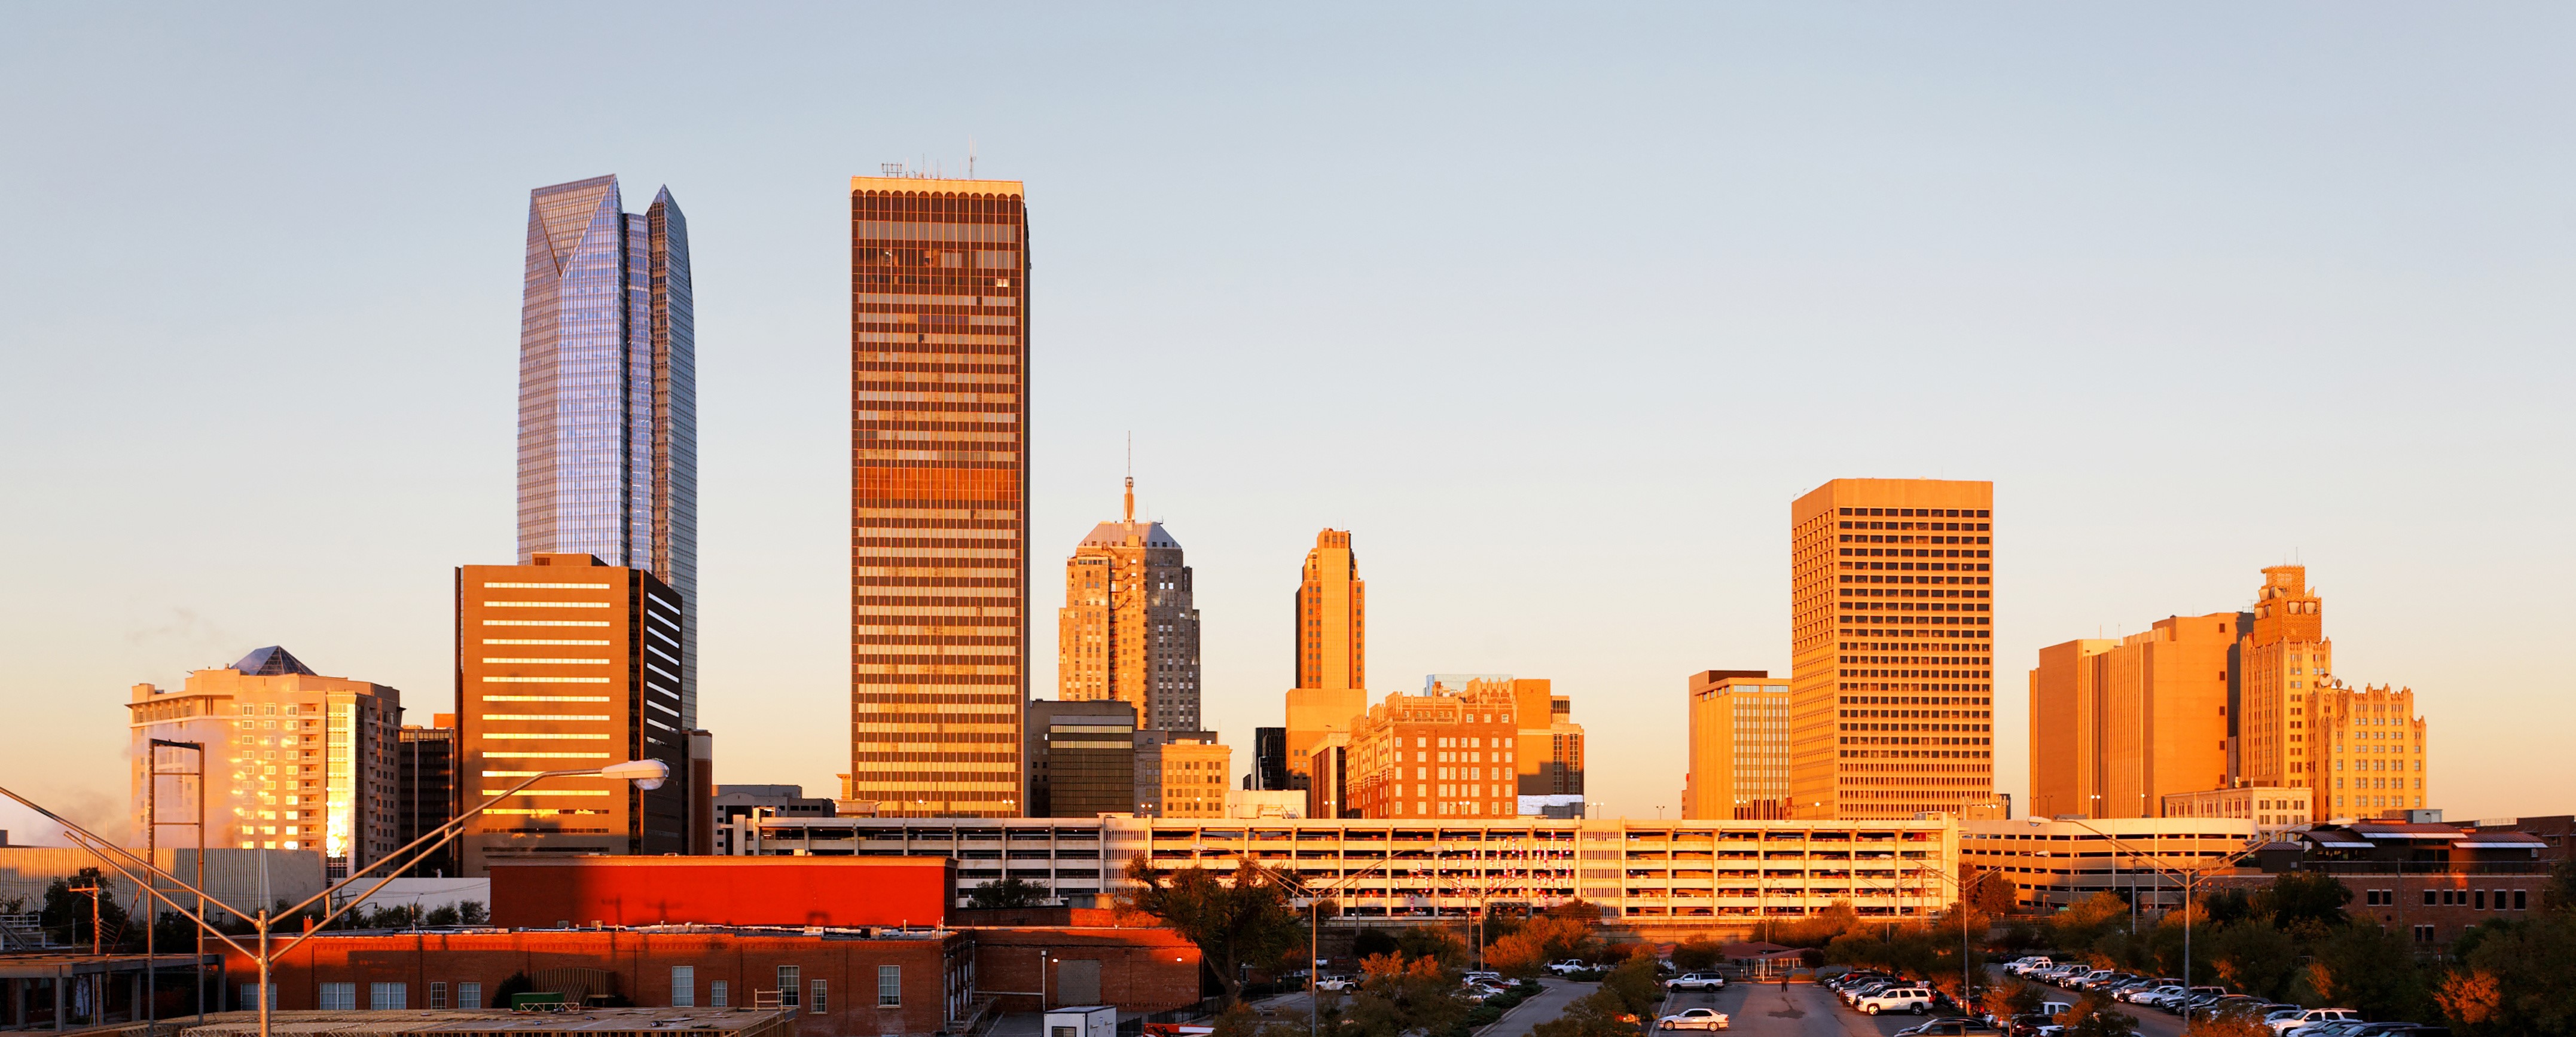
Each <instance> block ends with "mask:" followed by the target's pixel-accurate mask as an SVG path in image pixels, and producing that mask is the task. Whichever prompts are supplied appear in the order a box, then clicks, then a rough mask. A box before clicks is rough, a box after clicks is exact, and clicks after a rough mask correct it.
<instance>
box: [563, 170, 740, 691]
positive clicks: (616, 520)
mask: <svg viewBox="0 0 2576 1037" xmlns="http://www.w3.org/2000/svg"><path fill="white" fill-rule="evenodd" d="M527 258H528V263H527V278H526V283H525V285H524V289H523V293H522V298H521V303H520V311H519V564H521V565H527V564H530V563H531V562H533V561H535V559H536V556H538V555H541V554H585V555H591V556H593V557H596V558H598V559H600V560H601V561H604V562H606V563H608V564H610V565H615V566H627V567H631V568H636V569H644V570H648V571H650V572H651V573H652V574H653V575H654V577H655V578H656V579H659V580H661V581H662V582H663V583H664V584H667V585H669V586H670V587H671V589H673V590H676V591H678V592H680V597H681V598H682V599H684V600H687V601H689V602H691V603H695V602H696V601H697V600H698V417H697V412H698V405H697V324H696V315H695V314H696V311H695V308H694V302H693V300H694V296H693V294H692V292H691V290H690V281H689V225H688V221H687V220H686V219H684V218H683V217H682V216H681V215H680V206H679V203H678V202H676V201H673V200H672V198H671V189H670V188H667V187H665V188H663V189H662V190H661V191H660V192H658V193H656V194H655V195H654V196H653V204H652V205H651V206H650V207H648V208H646V209H645V210H644V212H642V213H640V214H639V213H629V212H626V211H624V206H623V203H622V202H621V201H620V200H619V198H618V193H617V178H616V177H613V176H600V177H592V178H590V179H588V180H576V181H573V182H571V183H568V184H556V185H554V186H551V187H540V188H537V189H536V190H535V191H532V192H529V196H528V257H527ZM686 619H687V626H686V627H685V628H683V629H682V630H681V631H680V646H681V651H680V652H679V653H678V654H679V656H680V657H681V658H682V659H683V660H686V663H685V665H683V666H682V667H681V670H680V674H679V681H680V688H679V691H680V726H681V727H683V728H691V727H696V726H697V724H698V669H697V667H698V662H697V660H698V620H697V614H696V610H695V609H692V610H691V611H690V613H689V615H688V616H687V617H686Z"/></svg>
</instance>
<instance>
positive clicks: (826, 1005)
mask: <svg viewBox="0 0 2576 1037" xmlns="http://www.w3.org/2000/svg"><path fill="white" fill-rule="evenodd" d="M697 973H698V970H697V967H696V966H694V965H673V966H671V1007H673V1008H695V1007H697V1004H698V980H697ZM802 973H803V969H802V967H800V966H796V965H781V966H778V1004H779V1006H780V1007H782V1008H800V1007H801V1008H805V1009H808V1010H809V1011H810V1012H812V1013H813V1014H818V1015H819V1014H822V1013H825V1012H829V1011H830V1010H831V988H830V986H829V983H828V981H826V980H820V979H818V980H814V981H812V982H810V983H802V984H800V980H802V978H803V975H802ZM800 986H801V989H800ZM447 992H448V986H447V984H446V983H445V982H433V983H431V984H430V985H429V1007H431V1008H446V1007H448V999H447ZM268 994H269V1005H270V1006H271V1007H272V1008H273V1007H275V1006H276V1004H277V988H276V986H275V985H274V984H271V985H270V987H269V992H268ZM258 996H259V987H258V984H255V983H245V984H242V1000H243V1001H244V1002H245V1003H248V1002H251V1001H252V1000H253V999H255V998H257V997H258ZM732 996H733V995H732V990H731V988H730V986H729V984H727V982H726V981H724V980H721V979H717V980H709V981H708V982H707V1006H708V1007H710V1008H730V1007H732V1006H733V1005H732ZM319 997H320V1000H319V1001H318V1002H317V1003H316V1005H315V1007H317V1008H320V1009H321V1010H323V1011H326V1012H334V1011H337V1012H353V1011H356V1010H357V1009H358V985H357V984H356V983H324V984H321V989H320V991H319ZM410 1000H411V984H408V983H370V984H368V985H367V1009H368V1010H369V1011H375V1012H399V1011H405V1010H407V1009H409V1008H410V1007H411V1005H410ZM902 1006H903V966H901V965H879V966H877V1007H879V1008H900V1007H902ZM455 1007H458V1008H481V1007H484V1005H483V984H481V983H459V984H457V985H456V1003H455ZM493 1007H503V1006H493Z"/></svg>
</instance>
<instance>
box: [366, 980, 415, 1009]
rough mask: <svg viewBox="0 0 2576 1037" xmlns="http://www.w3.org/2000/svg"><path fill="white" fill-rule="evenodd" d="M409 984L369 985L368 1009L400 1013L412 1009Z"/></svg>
mask: <svg viewBox="0 0 2576 1037" xmlns="http://www.w3.org/2000/svg"><path fill="white" fill-rule="evenodd" d="M410 1000H411V984H409V983H370V984H368V985H367V1008H368V1009H370V1010H372V1011H377V1012H399V1011H402V1010H403V1009H405V1008H409V1007H411V1006H410V1005H409V1004H407V1003H406V1002H408V1001H410Z"/></svg>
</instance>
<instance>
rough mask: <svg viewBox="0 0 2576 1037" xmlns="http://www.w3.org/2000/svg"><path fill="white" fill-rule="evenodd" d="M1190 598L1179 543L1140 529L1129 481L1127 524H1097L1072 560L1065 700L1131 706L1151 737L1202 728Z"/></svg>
mask: <svg viewBox="0 0 2576 1037" xmlns="http://www.w3.org/2000/svg"><path fill="white" fill-rule="evenodd" d="M1190 593H1191V592H1190V567H1189V566H1187V565H1184V564H1182V563H1181V543H1180V541H1178V540H1174V539H1172V534H1171V533H1170V532H1169V531H1167V530H1165V529H1164V528H1163V524H1162V523H1160V522H1138V521H1136V480H1134V479H1129V480H1127V518H1126V520H1125V521H1123V522H1103V523H1101V524H1099V525H1097V526H1093V527H1092V528H1091V533H1090V535H1088V536H1085V537H1083V538H1082V544H1081V546H1079V547H1076V548H1074V549H1073V557H1071V558H1068V559H1065V563H1064V607H1063V608H1061V609H1058V610H1057V611H1056V633H1057V636H1056V697H1057V698H1059V699H1063V700H1064V701H1067V702H1088V701H1097V700H1101V699H1109V700H1114V701H1118V702H1124V703H1127V704H1128V705H1131V706H1134V707H1136V716H1137V717H1138V718H1139V719H1138V721H1137V726H1138V727H1140V728H1145V729H1148V730H1157V731H1196V730H1198V729H1199V610H1198V609H1196V608H1194V607H1192V606H1191V604H1190Z"/></svg>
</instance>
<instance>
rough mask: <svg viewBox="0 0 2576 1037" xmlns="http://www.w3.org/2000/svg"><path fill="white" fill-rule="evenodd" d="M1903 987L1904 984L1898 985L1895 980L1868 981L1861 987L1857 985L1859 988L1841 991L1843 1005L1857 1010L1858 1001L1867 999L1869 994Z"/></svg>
mask: <svg viewBox="0 0 2576 1037" xmlns="http://www.w3.org/2000/svg"><path fill="white" fill-rule="evenodd" d="M1904 985H1905V984H1903V983H1899V982H1896V981H1895V980H1886V979H1880V980H1872V981H1870V982H1867V983H1863V984H1861V985H1859V986H1856V987H1852V988H1850V989H1847V990H1845V991H1843V992H1842V998H1843V1003H1844V1004H1847V1005H1851V1006H1852V1007H1855V1008H1857V1007H1860V999H1862V998H1864V997H1868V996H1870V995H1871V994H1875V993H1878V992H1879V991H1882V990H1892V989H1895V988H1897V987H1901V986H1904Z"/></svg>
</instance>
